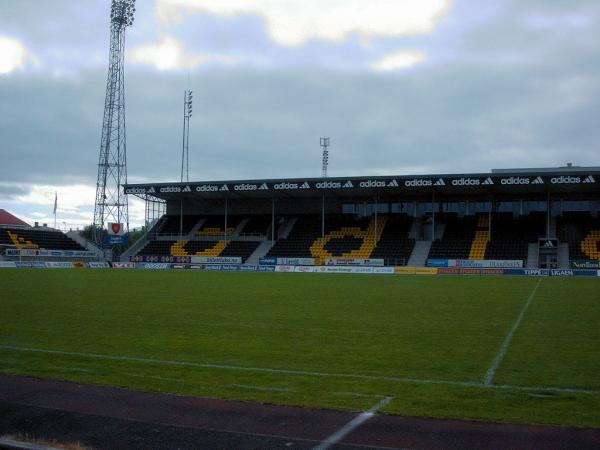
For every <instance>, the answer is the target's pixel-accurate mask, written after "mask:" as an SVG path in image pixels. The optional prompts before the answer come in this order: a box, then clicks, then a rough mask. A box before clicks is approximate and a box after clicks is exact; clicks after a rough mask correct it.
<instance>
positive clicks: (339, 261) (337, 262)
mask: <svg viewBox="0 0 600 450" xmlns="http://www.w3.org/2000/svg"><path fill="white" fill-rule="evenodd" d="M324 263H325V265H326V266H379V267H383V259H361V258H327V259H325V260H324Z"/></svg>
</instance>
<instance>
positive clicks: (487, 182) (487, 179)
mask: <svg viewBox="0 0 600 450" xmlns="http://www.w3.org/2000/svg"><path fill="white" fill-rule="evenodd" d="M483 184H484V185H487V186H489V185H490V184H494V181H493V180H492V179H491V178H490V177H487V178H486V179H485V181H484V182H483Z"/></svg>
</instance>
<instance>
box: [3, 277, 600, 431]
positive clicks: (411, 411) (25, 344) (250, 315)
mask: <svg viewBox="0 0 600 450" xmlns="http://www.w3.org/2000/svg"><path fill="white" fill-rule="evenodd" d="M538 284H539V286H538ZM536 286H537V290H536ZM0 297H1V300H0V371H1V372H4V373H14V374H22V375H32V376H36V377H44V378H58V379H65V380H72V381H78V382H85V383H94V384H104V385H114V386H123V387H128V388H133V389H140V390H149V391H161V392H172V393H179V394H188V395H197V396H206V397H216V398H226V399H236V400H247V401H258V402H266V403H277V404H287V405H302V406H314V407H324V408H336V409H351V410H364V409H368V408H369V407H370V406H372V405H373V404H375V403H377V402H378V401H379V400H381V398H382V397H388V396H392V397H394V400H392V401H391V402H390V403H389V404H388V405H387V406H386V407H385V408H384V409H383V412H386V413H393V414H402V415H414V416H429V417H440V418H460V419H477V420H491V421H510V422H521V423H551V424H563V425H575V426H589V427H600V279H571V278H545V279H543V280H541V281H540V279H536V278H501V277H497V278H495V277H490V278H479V277H477V278H469V277H441V276H440V277H428V276H422V277H406V276H370V275H356V276H352V275H326V274H272V273H271V274H261V273H213V272H210V273H209V272H192V271H172V272H160V271H159V272H151V271H116V270H113V271H108V270H106V271H105V270H96V271H93V270H80V271H77V270H53V271H52V270H29V271H27V270H2V271H0ZM529 299H530V305H529V307H528V308H527V309H526V310H525V312H524V314H523V316H522V321H521V322H519V323H518V327H517V328H516V329H515V331H514V335H512V339H510V340H509V342H508V345H507V347H506V353H505V354H504V353H502V350H501V348H502V346H503V342H505V341H506V340H507V336H508V335H509V334H510V332H511V329H513V328H514V327H515V324H516V322H517V319H518V317H519V315H520V314H521V313H522V312H523V310H524V307H525V305H526V304H527V302H528V300H529ZM499 353H500V355H499ZM495 361H496V362H497V366H494V362H495ZM490 369H492V372H493V377H492V379H491V381H490V382H489V383H487V384H486V383H485V382H484V380H485V377H486V374H487V373H489V372H490Z"/></svg>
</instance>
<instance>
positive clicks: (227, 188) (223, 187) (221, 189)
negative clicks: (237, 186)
mask: <svg viewBox="0 0 600 450" xmlns="http://www.w3.org/2000/svg"><path fill="white" fill-rule="evenodd" d="M228 190H229V187H228V186H227V185H226V184H224V185H223V186H221V188H220V189H219V191H228Z"/></svg>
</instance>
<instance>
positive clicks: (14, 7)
mask: <svg viewBox="0 0 600 450" xmlns="http://www.w3.org/2000/svg"><path fill="white" fill-rule="evenodd" d="M283 3H284V2H279V3H278V2H267V1H261V0H252V1H236V0H227V1H216V0H145V1H142V0H138V5H137V12H136V22H135V24H134V26H133V28H131V29H129V30H128V35H127V49H128V50H127V67H126V84H127V91H126V94H127V95H126V97H127V151H128V169H129V179H130V181H172V180H176V179H178V175H179V167H180V161H179V157H180V151H181V126H182V123H181V122H182V118H181V109H182V106H181V101H182V93H183V90H184V89H186V88H188V86H189V87H190V88H192V89H193V90H194V94H195V97H194V100H195V104H194V117H193V118H192V123H191V142H190V146H191V147H190V151H191V155H190V177H191V178H193V179H194V180H204V179H211V180H215V179H229V178H236V179H239V178H260V177H292V176H318V175H319V174H320V149H319V146H318V139H319V137H320V136H325V135H326V136H330V137H331V142H332V146H331V149H330V150H331V157H330V161H331V166H330V173H331V175H340V176H344V175H370V174H372V175H378V174H411V173H429V172H454V171H456V172H459V171H460V172H471V171H487V170H489V169H491V168H492V167H494V168H496V167H517V166H521V167H522V166H558V165H562V164H564V163H566V162H573V163H576V164H580V165H595V164H598V150H597V148H598V145H597V143H598V142H599V140H600V131H599V129H600V127H598V126H597V124H596V121H597V119H596V118H597V117H599V112H600V111H599V109H600V106H599V105H600V90H599V88H598V82H597V80H598V79H600V58H599V56H600V55H599V53H600V48H599V47H598V45H597V43H598V42H599V41H600V26H599V25H600V23H599V22H600V3H599V2H597V1H596V0H572V1H569V2H564V1H559V0H501V1H500V0H499V1H494V2H480V1H476V0H462V1H461V0H455V1H449V0H428V1H423V0H397V1H390V0H364V1H361V0H353V1H350V0H344V1H342V0H331V1H329V0H319V1H317V0H303V1H296V0H293V1H292V0H290V1H289V2H287V3H286V5H287V6H288V7H287V8H281V7H274V6H273V5H281V4H283ZM109 7H110V1H108V0H106V1H104V0H88V1H85V2H81V1H78V0H53V1H52V2H48V1H46V0H3V1H2V2H0V117H1V119H0V138H1V139H0V156H1V158H2V163H0V208H5V209H8V210H11V211H13V212H15V213H16V214H18V215H21V216H22V217H23V218H24V219H26V220H30V221H33V220H40V221H44V220H46V221H50V220H51V219H50V215H51V212H52V206H53V201H54V191H58V195H59V221H60V222H66V223H67V224H85V223H89V222H91V220H92V214H91V212H92V211H93V203H94V190H95V180H96V171H97V158H98V151H99V145H100V131H101V119H102V111H103V108H104V89H105V82H106V72H107V66H108V38H109V36H108V25H109V24H108V20H109ZM294 18H297V20H294ZM367 18H368V20H367ZM286 24H287V25H288V26H286ZM188 80H189V81H188ZM188 83H189V85H188ZM134 209H135V210H134V211H132V222H133V223H136V224H140V223H141V220H142V219H143V217H140V213H143V210H141V209H140V208H139V205H136V206H135V207H134Z"/></svg>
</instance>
